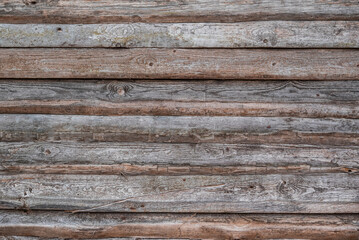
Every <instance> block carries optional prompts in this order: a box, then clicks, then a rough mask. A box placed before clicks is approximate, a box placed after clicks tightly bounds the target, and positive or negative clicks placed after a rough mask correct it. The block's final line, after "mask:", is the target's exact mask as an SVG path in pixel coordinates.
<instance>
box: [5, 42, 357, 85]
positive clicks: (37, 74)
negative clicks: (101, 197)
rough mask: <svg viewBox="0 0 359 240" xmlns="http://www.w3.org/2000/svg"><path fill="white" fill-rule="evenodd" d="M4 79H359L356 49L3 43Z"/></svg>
mask: <svg viewBox="0 0 359 240" xmlns="http://www.w3.org/2000/svg"><path fill="white" fill-rule="evenodd" d="M0 62H1V64H0V78H121V79H141V78H143V79H156V78H157V79H236V80H237V79H281V80H286V79H287V80H358V79H359V50H356V49H331V50H328V49H325V50H317V49H290V50H284V49H174V50H172V49H162V48H161V49H158V48H157V49H156V48H146V49H143V48H134V49H108V48H107V49H98V48H95V49H84V48H74V49H59V48H31V49H29V48H2V49H0Z"/></svg>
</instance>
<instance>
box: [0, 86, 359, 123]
mask: <svg viewBox="0 0 359 240" xmlns="http://www.w3.org/2000/svg"><path fill="white" fill-rule="evenodd" d="M358 88H359V82H358V81H265V82H262V81H221V82H218V81H112V80H109V81H93V80H68V81H63V80H61V81H58V80H53V81H48V80H40V81H34V80H1V81H0V113H11V114H12V113H21V114H33V113H41V114H76V115H79V114H80V115H113V116H115V115H159V116H165V115H169V116H183V115H185V116H253V117H256V116H263V117H310V118H328V117H331V118H359V105H358V99H359V92H358V91H357V90H356V89H358Z"/></svg>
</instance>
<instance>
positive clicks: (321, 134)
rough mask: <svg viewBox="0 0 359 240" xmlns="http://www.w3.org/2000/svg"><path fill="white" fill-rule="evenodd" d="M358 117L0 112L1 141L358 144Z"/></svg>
mask: <svg viewBox="0 0 359 240" xmlns="http://www.w3.org/2000/svg"><path fill="white" fill-rule="evenodd" d="M358 131H359V120H357V119H329V118H328V119H310V118H278V117H275V118H271V117H268V118H265V117H183V116H181V117H160V116H154V117H153V116H119V117H110V116H106V117H104V116H75V115H69V116H67V115H37V114H33V115H22V114H3V115H0V140H1V141H10V142H13V141H48V142H60V141H79V142H83V141H84V142H168V143H181V142H182V143H201V142H202V143H213V142H217V143H246V144H257V143H262V144H267V143H269V142H270V143H273V144H274V143H278V144H280V143H286V144H327V145H357V144H358V142H359V134H358Z"/></svg>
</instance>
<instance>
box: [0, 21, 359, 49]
mask: <svg viewBox="0 0 359 240" xmlns="http://www.w3.org/2000/svg"><path fill="white" fill-rule="evenodd" d="M0 35H1V38H0V47H136V48H137V47H161V48H258V47H259V48H358V47H359V40H358V39H359V22H356V21H353V22H351V21H303V22H300V21H260V22H239V23H177V24H170V23H157V24H146V23H132V24H85V25H80V24H0Z"/></svg>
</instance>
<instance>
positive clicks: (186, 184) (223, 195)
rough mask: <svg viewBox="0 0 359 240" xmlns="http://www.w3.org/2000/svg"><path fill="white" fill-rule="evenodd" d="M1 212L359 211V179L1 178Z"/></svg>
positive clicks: (327, 176)
mask: <svg viewBox="0 0 359 240" xmlns="http://www.w3.org/2000/svg"><path fill="white" fill-rule="evenodd" d="M0 196H1V201H0V208H1V209H18V208H20V209H34V210H36V209H37V210H69V211H73V212H77V210H78V211H95V212H103V211H105V212H106V211H110V212H133V211H137V212H183V213H186V212H199V213H206V212H208V213H359V202H358V197H359V176H358V175H354V174H346V173H329V174H315V175H290V174H281V175H274V174H272V175H236V176H216V175H213V176H200V175H183V176H148V175H141V176H127V177H124V176H122V175H69V174H67V175H64V174H14V175H10V174H9V175H0Z"/></svg>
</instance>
